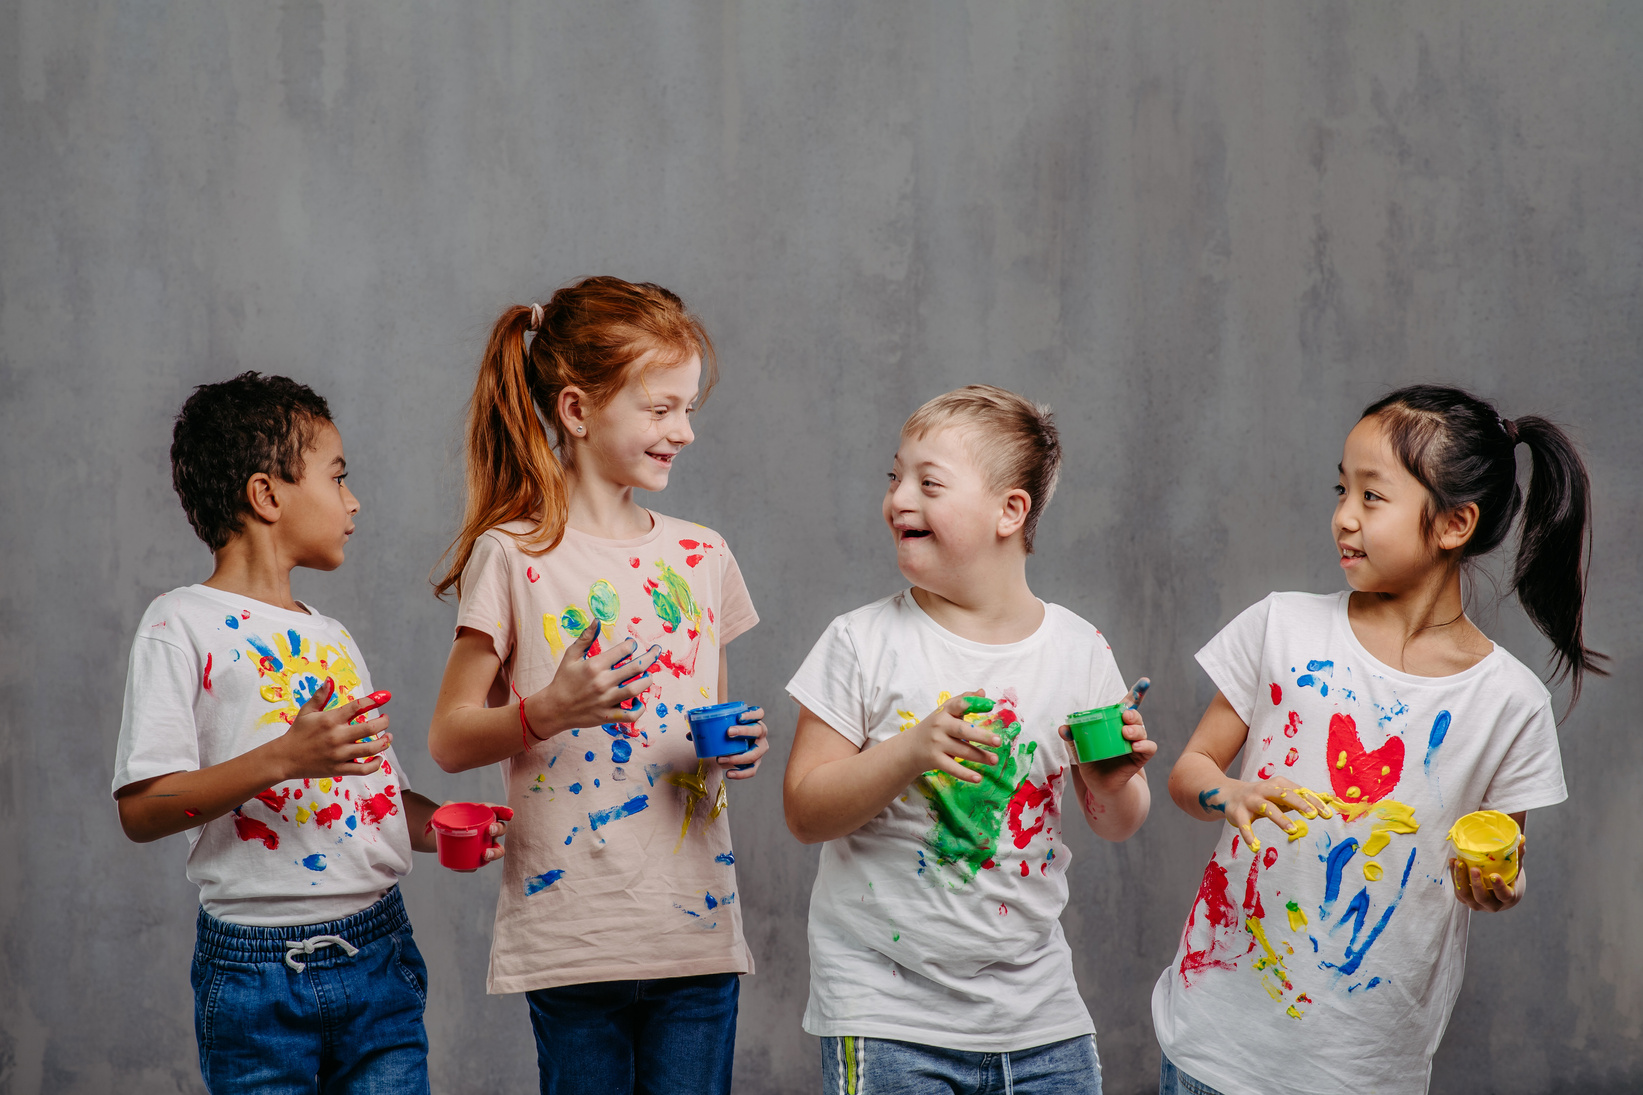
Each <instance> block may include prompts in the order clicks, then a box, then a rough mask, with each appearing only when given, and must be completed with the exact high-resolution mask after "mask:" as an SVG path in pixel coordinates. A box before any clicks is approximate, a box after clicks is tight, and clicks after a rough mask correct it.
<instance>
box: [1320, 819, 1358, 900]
mask: <svg viewBox="0 0 1643 1095" xmlns="http://www.w3.org/2000/svg"><path fill="white" fill-rule="evenodd" d="M1357 852H1358V839H1357V838H1356V837H1350V836H1349V837H1347V838H1346V839H1345V840H1343V841H1341V842H1340V843H1339V844H1337V845H1335V847H1334V848H1333V849H1331V850H1330V853H1329V860H1328V865H1327V866H1326V867H1325V868H1324V903H1323V904H1322V905H1320V906H1318V918H1319V919H1320V920H1324V919H1327V918H1328V917H1329V907H1330V906H1331V905H1333V904H1334V903H1335V899H1336V898H1337V897H1339V896H1341V872H1342V871H1344V870H1346V863H1347V860H1349V859H1351V858H1352V857H1353V856H1354V855H1356V854H1357Z"/></svg>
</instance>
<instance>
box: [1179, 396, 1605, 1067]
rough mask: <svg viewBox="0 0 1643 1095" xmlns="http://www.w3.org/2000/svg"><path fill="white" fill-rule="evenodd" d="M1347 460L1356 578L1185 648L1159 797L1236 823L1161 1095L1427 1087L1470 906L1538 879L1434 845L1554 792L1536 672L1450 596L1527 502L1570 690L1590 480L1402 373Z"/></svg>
mask: <svg viewBox="0 0 1643 1095" xmlns="http://www.w3.org/2000/svg"><path fill="white" fill-rule="evenodd" d="M1520 444H1522V445H1525V446H1527V448H1528V451H1529V456H1530V461H1531V468H1530V476H1529V489H1528V497H1527V499H1526V500H1525V499H1524V497H1523V495H1522V493H1521V492H1520V490H1519V487H1518V482H1517V470H1516V462H1515V459H1514V450H1515V448H1516V446H1518V445H1520ZM1339 473H1340V479H1339V482H1338V483H1337V485H1336V488H1335V489H1336V492H1337V494H1338V495H1339V496H1340V497H1339V501H1338V502H1337V503H1336V506H1335V514H1334V519H1333V522H1332V532H1333V537H1334V540H1335V546H1336V549H1337V550H1338V552H1339V555H1340V563H1341V569H1342V570H1344V571H1345V572H1346V579H1347V582H1348V584H1349V585H1350V586H1351V587H1352V588H1351V590H1350V591H1349V592H1341V593H1335V594H1326V595H1315V594H1308V593H1274V594H1272V595H1270V596H1268V597H1267V598H1266V599H1264V600H1262V601H1261V602H1260V603H1258V604H1256V605H1254V606H1252V607H1250V608H1248V609H1246V610H1245V611H1244V612H1243V613H1241V614H1240V615H1239V616H1238V617H1237V618H1236V619H1234V620H1233V621H1232V622H1231V623H1230V624H1228V625H1227V626H1226V628H1225V629H1224V630H1222V631H1221V633H1220V634H1218V635H1217V636H1216V637H1215V638H1214V639H1212V640H1211V641H1210V643H1209V644H1208V645H1207V646H1205V647H1204V648H1203V649H1202V650H1200V651H1199V652H1198V662H1199V664H1200V665H1202V666H1203V668H1204V670H1205V672H1207V673H1208V674H1209V676H1210V678H1211V679H1212V680H1213V681H1214V683H1215V685H1216V687H1217V688H1218V689H1219V692H1218V693H1217V694H1216V696H1215V698H1214V700H1213V701H1212V702H1211V703H1210V705H1209V709H1208V710H1207V711H1205V712H1204V717H1203V719H1202V721H1201V722H1200V723H1199V724H1198V729H1197V731H1196V732H1195V733H1194V734H1193V737H1192V740H1191V741H1190V742H1188V744H1187V748H1186V751H1185V752H1184V753H1183V754H1182V756H1181V759H1180V760H1179V761H1178V762H1177V763H1176V765H1175V769H1174V771H1173V772H1172V773H1171V775H1170V794H1171V797H1173V798H1174V800H1175V802H1176V804H1177V805H1178V806H1180V807H1181V809H1183V810H1185V811H1186V812H1187V813H1189V814H1191V815H1192V816H1194V817H1197V818H1200V819H1203V820H1207V821H1215V822H1225V823H1226V824H1225V825H1224V826H1223V828H1222V832H1221V839H1220V841H1219V843H1218V844H1217V845H1216V848H1215V853H1214V855H1213V856H1212V857H1211V859H1210V861H1209V865H1208V867H1207V868H1206V869H1205V871H1204V877H1203V882H1202V884H1201V886H1200V888H1199V891H1198V896H1197V897H1196V899H1195V900H1194V901H1193V905H1192V909H1191V911H1190V912H1189V913H1188V915H1187V921H1186V927H1185V929H1184V931H1183V932H1182V936H1181V945H1180V948H1179V950H1178V952H1177V954H1176V957H1175V961H1174V962H1173V963H1171V964H1170V966H1169V967H1168V968H1167V969H1166V970H1164V972H1163V974H1162V976H1160V977H1159V979H1158V984H1157V986H1156V987H1155V988H1154V990H1153V1004H1152V1006H1153V1022H1154V1024H1155V1026H1156V1028H1157V1032H1158V1040H1159V1044H1160V1045H1161V1046H1162V1047H1163V1052H1164V1057H1163V1067H1162V1074H1161V1078H1160V1083H1159V1090H1160V1092H1162V1093H1165V1095H1173V1093H1175V1092H1179V1091H1191V1092H1207V1093H1225V1095H1237V1093H1243V1092H1260V1093H1261V1095H1285V1093H1289V1092H1295V1093H1300V1092H1319V1091H1348V1090H1352V1091H1376V1092H1383V1093H1393V1095H1397V1093H1410V1095H1419V1093H1421V1092H1424V1091H1425V1090H1426V1088H1427V1082H1428V1078H1429V1076H1430V1072H1431V1061H1432V1054H1433V1052H1434V1051H1435V1050H1436V1049H1437V1045H1438V1041H1439V1039H1440V1038H1441V1037H1442V1035H1443V1028H1444V1025H1445V1024H1446V1023H1447V1022H1448V1019H1449V1012H1450V1009H1451V1008H1452V1007H1453V1006H1454V1003H1455V997H1456V995H1457V994H1458V993H1459V991H1460V984H1461V975H1462V968H1463V964H1464V960H1465V954H1466V930H1467V922H1468V920H1469V918H1470V915H1471V913H1472V912H1473V911H1482V912H1496V911H1499V910H1502V909H1508V908H1511V907H1512V906H1513V905H1515V904H1517V903H1518V902H1519V901H1520V900H1522V898H1523V894H1524V889H1525V887H1526V885H1527V879H1528V875H1527V872H1526V871H1524V870H1521V869H1520V870H1519V872H1518V874H1517V877H1516V878H1515V879H1513V880H1512V881H1511V882H1510V883H1509V884H1508V883H1507V882H1506V881H1504V880H1503V879H1502V878H1501V876H1500V875H1498V874H1495V875H1490V876H1489V877H1484V876H1483V875H1482V873H1481V872H1480V871H1478V870H1477V869H1475V868H1474V869H1470V870H1463V869H1462V868H1461V867H1460V866H1459V864H1458V863H1457V861H1455V860H1453V859H1451V858H1450V854H1449V849H1448V848H1447V847H1446V844H1445V839H1446V834H1447V832H1448V830H1449V828H1450V826H1451V825H1453V824H1454V823H1455V821H1456V820H1457V819H1458V818H1460V817H1461V816H1462V815H1464V814H1467V813H1469V812H1471V811H1474V810H1480V809H1485V810H1499V811H1502V812H1505V813H1508V814H1511V815H1512V816H1513V817H1514V818H1515V820H1516V821H1517V823H1518V825H1519V826H1520V827H1522V826H1523V825H1524V815H1525V814H1526V812H1527V811H1529V810H1532V809H1535V808H1537V807H1541V806H1551V805H1554V804H1556V803H1558V802H1562V801H1563V800H1564V798H1566V797H1567V793H1566V792H1565V790H1564V786H1563V768H1562V763H1561V761H1560V759H1559V756H1558V744H1557V724H1556V719H1555V717H1554V715H1553V711H1552V703H1551V698H1550V696H1549V695H1548V694H1547V691H1546V688H1545V686H1544V685H1543V684H1542V683H1541V681H1540V680H1539V678H1537V677H1536V676H1535V674H1534V673H1533V672H1531V671H1530V670H1529V669H1527V668H1526V667H1525V666H1524V665H1523V664H1522V663H1521V662H1519V661H1518V660H1517V659H1516V658H1514V657H1512V655H1510V654H1508V653H1507V652H1506V651H1505V650H1503V649H1502V648H1501V647H1500V646H1498V645H1496V644H1494V643H1492V642H1490V641H1489V639H1488V637H1487V636H1485V635H1484V634H1483V632H1482V631H1480V630H1478V628H1477V626H1476V625H1475V624H1473V623H1472V621H1471V620H1469V619H1468V618H1467V616H1466V613H1465V610H1464V608H1463V604H1462V592H1461V573H1462V571H1463V570H1464V569H1465V566H1466V564H1467V562H1468V561H1469V560H1471V559H1474V558H1477V557H1479V556H1482V555H1485V554H1487V553H1488V552H1490V551H1492V550H1493V549H1494V548H1496V547H1498V546H1499V545H1500V544H1501V542H1502V541H1504V540H1505V539H1506V538H1507V536H1508V534H1509V533H1510V532H1511V531H1512V529H1513V528H1514V526H1516V525H1517V524H1518V518H1519V515H1520V513H1521V515H1522V522H1521V532H1520V536H1519V546H1518V552H1517V558H1516V563H1515V567H1514V570H1513V577H1512V585H1513V588H1514V590H1515V592H1516V593H1517V597H1518V600H1519V602H1520V603H1521V604H1522V605H1523V607H1524V609H1525V611H1526V612H1527V613H1528V615H1529V618H1530V619H1531V620H1533V621H1534V623H1535V625H1536V626H1537V627H1539V628H1540V630H1541V631H1542V632H1543V633H1544V634H1545V635H1546V637H1547V638H1549V639H1550V640H1551V642H1552V646H1553V651H1554V652H1553V660H1554V663H1555V670H1556V675H1557V676H1558V677H1563V676H1567V677H1568V678H1569V680H1570V683H1571V686H1572V687H1571V692H1572V695H1573V696H1574V697H1576V698H1578V696H1579V692H1580V685H1581V682H1582V680H1583V678H1584V675H1585V674H1586V673H1588V672H1595V673H1601V672H1602V670H1601V669H1600V668H1599V667H1598V664H1597V663H1598V661H1599V660H1600V656H1599V655H1597V654H1595V653H1593V652H1592V651H1591V650H1589V649H1588V648H1587V647H1586V645H1585V643H1584V640H1583V639H1582V636H1581V615H1582V613H1581V607H1582V602H1583V598H1584V594H1585V588H1584V587H1585V572H1584V566H1585V564H1584V551H1585V547H1586V541H1587V529H1588V519H1587V501H1586V496H1587V486H1586V471H1585V468H1584V467H1583V466H1582V464H1581V462H1580V458H1579V456H1578V455H1577V454H1576V452H1575V450H1574V447H1573V445H1571V444H1570V442H1569V439H1568V438H1567V437H1566V436H1565V435H1564V433H1563V432H1562V431H1561V430H1559V429H1558V428H1557V427H1556V426H1554V425H1552V424H1551V423H1550V422H1548V421H1546V420H1545V419H1543V418H1537V417H1528V418H1521V419H1518V420H1517V421H1515V422H1513V421H1510V420H1507V419H1503V418H1501V417H1500V416H1499V415H1498V414H1497V413H1496V411H1495V409H1494V408H1493V407H1492V406H1490V405H1489V404H1488V403H1486V402H1484V401H1483V400H1480V399H1477V398H1476V397H1474V396H1471V395H1469V394H1467V393H1465V392H1462V391H1458V390H1455V389H1453V388H1440V387H1431V386H1419V387H1412V388H1404V389H1402V390H1400V391H1396V392H1393V393H1392V394H1391V395H1388V396H1387V397H1386V398H1384V399H1382V400H1380V401H1378V402H1376V403H1374V404H1372V405H1371V406H1370V407H1369V408H1368V409H1367V410H1366V411H1365V412H1364V415H1363V418H1362V419H1361V420H1360V421H1359V422H1358V424H1357V425H1356V426H1355V427H1354V428H1353V430H1352V431H1351V433H1350V434H1349V435H1348V436H1347V439H1346V445H1345V449H1344V452H1343V453H1342V456H1341V462H1340V466H1339ZM1240 750H1242V752H1243V761H1242V764H1241V766H1240V768H1239V770H1238V772H1237V774H1236V778H1235V777H1234V776H1233V775H1232V774H1230V773H1229V772H1228V766H1229V765H1231V763H1232V761H1233V759H1234V757H1236V756H1237V755H1238V754H1239V751H1240ZM1263 818H1264V819H1265V820H1267V821H1268V822H1270V823H1271V824H1269V825H1260V824H1258V822H1259V821H1260V820H1261V819H1263ZM1522 852H1523V846H1522V843H1521V840H1520V843H1519V847H1518V855H1519V863H1520V865H1521V862H1522V859H1521V857H1522Z"/></svg>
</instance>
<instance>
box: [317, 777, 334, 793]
mask: <svg viewBox="0 0 1643 1095" xmlns="http://www.w3.org/2000/svg"><path fill="white" fill-rule="evenodd" d="M319 793H320V794H322V795H328V794H330V793H331V781H330V780H329V779H322V780H320V781H319Z"/></svg>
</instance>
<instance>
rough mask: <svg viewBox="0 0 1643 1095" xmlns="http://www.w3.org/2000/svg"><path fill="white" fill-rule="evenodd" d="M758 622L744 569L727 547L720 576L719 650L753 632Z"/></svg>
mask: <svg viewBox="0 0 1643 1095" xmlns="http://www.w3.org/2000/svg"><path fill="white" fill-rule="evenodd" d="M758 622H759V614H758V612H756V611H754V608H753V598H752V597H751V596H749V594H748V592H747V583H746V582H744V581H743V580H742V568H741V567H740V566H738V565H737V564H736V557H735V556H734V555H732V554H731V553H730V547H729V546H728V545H726V547H725V566H724V571H723V572H722V573H721V574H720V575H719V648H720V649H721V650H722V649H723V648H724V647H726V646H727V645H729V643H730V640H731V639H734V638H735V637H736V636H738V635H741V634H743V633H745V632H748V631H751V630H753V627H754V625H756V624H757V623H758Z"/></svg>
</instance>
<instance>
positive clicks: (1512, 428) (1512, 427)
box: [1500, 418, 1517, 448]
mask: <svg viewBox="0 0 1643 1095" xmlns="http://www.w3.org/2000/svg"><path fill="white" fill-rule="evenodd" d="M1500 428H1501V429H1503V430H1505V431H1506V443H1507V444H1508V445H1511V446H1512V447H1513V448H1516V447H1517V423H1516V422H1513V421H1512V420H1511V419H1510V418H1502V419H1501V420H1500Z"/></svg>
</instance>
